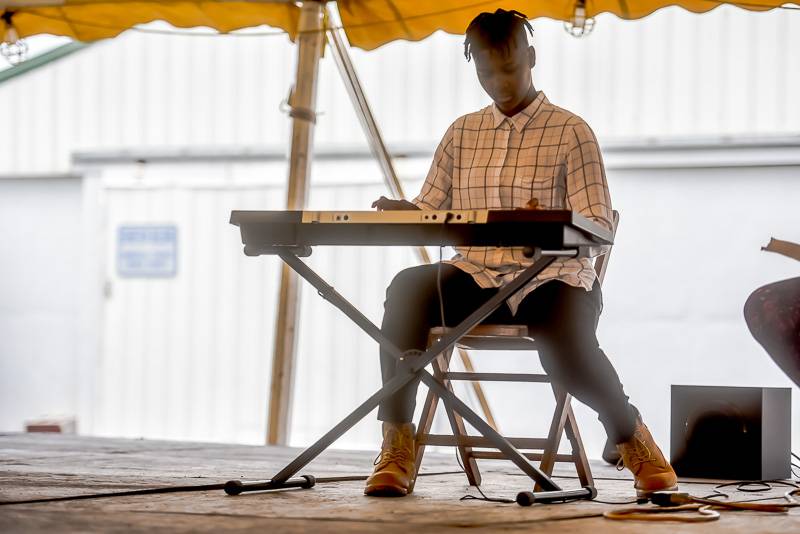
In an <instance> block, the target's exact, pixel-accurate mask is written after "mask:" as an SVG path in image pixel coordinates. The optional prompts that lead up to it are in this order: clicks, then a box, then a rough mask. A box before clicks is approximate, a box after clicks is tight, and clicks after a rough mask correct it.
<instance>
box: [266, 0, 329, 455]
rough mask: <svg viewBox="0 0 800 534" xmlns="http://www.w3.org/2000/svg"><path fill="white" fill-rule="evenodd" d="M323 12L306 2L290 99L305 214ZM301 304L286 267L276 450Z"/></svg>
mask: <svg viewBox="0 0 800 534" xmlns="http://www.w3.org/2000/svg"><path fill="white" fill-rule="evenodd" d="M323 10H324V5H323V2H321V1H317V0H305V1H304V2H303V6H302V9H301V11H300V20H299V23H298V35H297V70H296V75H295V85H294V88H293V90H292V93H291V96H290V98H289V106H290V108H291V111H290V112H289V114H290V116H291V117H292V145H291V155H290V159H289V185H288V192H287V196H286V209H289V210H301V209H303V208H304V207H305V205H306V200H307V198H308V175H309V172H310V169H311V151H312V145H313V132H314V123H315V122H316V114H315V112H314V108H315V107H316V100H317V75H318V71H319V60H320V57H321V56H322V44H323V39H324V34H323V20H324V18H323ZM299 303H300V287H299V280H298V277H297V274H295V273H294V271H292V270H291V269H290V268H289V267H287V266H286V265H283V266H282V269H281V285H280V293H279V296H278V313H277V320H276V322H275V344H274V349H273V353H272V354H273V356H272V378H271V384H270V392H269V420H268V422H267V444H270V445H273V444H279V445H285V444H286V443H287V441H288V439H289V421H290V419H291V413H292V390H293V387H292V386H293V383H294V362H295V349H296V347H297V322H298V313H299Z"/></svg>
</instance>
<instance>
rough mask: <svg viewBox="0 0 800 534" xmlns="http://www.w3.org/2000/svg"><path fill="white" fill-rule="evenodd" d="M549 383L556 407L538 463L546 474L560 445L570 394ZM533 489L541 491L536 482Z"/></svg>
mask: <svg viewBox="0 0 800 534" xmlns="http://www.w3.org/2000/svg"><path fill="white" fill-rule="evenodd" d="M551 385H552V386H553V394H554V395H555V397H556V409H555V411H554V412H553V419H552V421H550V432H548V434H547V442H546V443H545V448H544V451H542V462H541V464H539V469H541V470H542V471H543V472H544V473H546V474H547V475H548V476H549V475H552V474H553V467H554V466H555V463H556V455H557V454H558V447H559V446H560V445H561V436H562V435H563V434H564V427H565V426H566V423H567V419H568V417H569V413H570V405H569V403H570V399H571V396H570V395H569V394H568V393H567V392H566V391H564V390H563V389H561V388H560V387H558V386H556V385H555V384H551ZM534 491H541V488H540V487H539V485H538V484H537V485H536V487H535V488H534Z"/></svg>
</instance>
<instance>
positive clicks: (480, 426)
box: [225, 247, 594, 502]
mask: <svg viewBox="0 0 800 534" xmlns="http://www.w3.org/2000/svg"><path fill="white" fill-rule="evenodd" d="M261 252H262V253H264V252H267V251H261ZM268 252H269V253H272V254H277V255H278V256H280V258H281V259H282V260H283V261H284V262H286V264H287V265H289V266H290V267H291V268H292V269H294V270H295V271H296V272H297V274H299V275H300V276H302V277H303V278H305V279H306V281H308V282H309V283H310V284H311V285H312V286H314V288H316V290H317V292H318V293H319V294H320V296H321V297H323V298H324V299H325V300H327V301H329V302H330V303H331V304H333V305H334V306H336V307H337V308H339V310H341V311H342V313H344V314H345V315H347V316H348V317H349V318H350V319H351V320H352V321H353V322H354V323H356V324H357V325H358V326H359V327H360V328H361V329H362V330H364V331H365V332H366V333H367V334H368V335H369V336H370V337H371V338H373V339H374V340H375V341H377V342H378V343H379V344H380V346H381V347H382V348H383V349H384V350H386V351H387V352H388V353H389V354H391V355H392V356H393V357H394V358H396V359H397V360H398V361H399V362H400V363H399V365H398V369H397V374H396V375H395V376H394V378H392V379H391V380H389V381H388V382H386V383H385V384H384V385H383V387H381V388H380V389H379V390H378V391H376V392H375V393H373V394H372V395H371V396H370V397H369V398H368V399H367V400H365V401H364V402H363V403H361V405H360V406H358V407H357V408H356V409H355V410H353V411H352V412H351V413H350V414H349V415H348V416H347V417H345V418H344V419H342V420H341V421H340V422H339V423H338V424H337V425H336V426H334V427H333V428H331V429H330V430H329V431H328V432H327V433H326V434H325V435H323V436H322V437H321V438H320V439H319V440H317V442H316V443H314V444H313V445H311V446H310V447H308V448H307V449H306V450H304V451H303V452H302V453H300V455H298V456H297V457H296V458H295V459H294V460H292V461H291V462H290V463H289V464H287V465H286V467H284V468H283V469H281V470H280V471H279V472H278V473H277V474H276V475H275V476H273V477H272V478H271V479H269V480H266V481H262V482H249V483H242V482H241V481H238V480H232V481H230V482H228V484H226V487H225V491H226V492H227V493H228V494H229V495H237V494H239V493H242V492H244V491H263V490H276V489H284V488H297V487H302V488H308V487H311V486H313V485H314V478H313V477H310V476H308V475H305V476H302V477H300V478H295V479H292V478H291V477H292V476H294V475H296V474H297V472H298V471H300V470H301V469H302V468H303V467H305V466H306V465H308V463H309V462H311V461H312V460H313V459H314V458H316V457H317V456H318V455H319V454H320V453H322V452H323V451H324V450H325V449H327V448H328V447H329V446H330V445H331V444H332V443H333V442H334V441H336V440H337V439H339V437H341V436H342V435H343V434H344V433H345V432H347V431H348V430H349V429H350V428H352V427H353V425H355V424H356V423H358V422H359V421H360V420H361V419H363V418H364V417H365V416H366V415H368V414H369V413H370V412H372V410H374V409H375V408H377V407H378V405H379V404H380V403H381V402H382V401H384V400H385V399H387V398H388V397H389V396H391V395H392V394H394V393H395V392H397V391H398V390H399V389H400V388H402V387H403V386H405V385H406V384H407V383H408V382H410V381H411V380H413V379H414V378H416V377H419V378H420V379H421V380H422V382H424V383H425V385H426V386H427V387H428V388H429V389H431V390H432V391H433V392H434V393H435V394H436V395H437V396H438V397H439V398H440V399H442V400H443V401H445V402H447V403H449V404H450V405H451V406H452V408H453V410H455V411H456V412H458V413H459V414H460V415H461V417H463V419H464V420H466V421H467V422H469V423H470V424H471V425H472V426H473V427H475V429H476V430H478V431H479V432H480V433H481V434H482V435H483V436H484V437H485V438H486V439H488V440H489V441H490V442H491V443H492V446H494V447H496V448H497V449H499V450H501V451H502V452H503V453H505V455H506V456H507V458H508V459H509V460H511V461H512V462H514V464H516V465H517V467H519V468H520V469H521V470H522V471H523V472H524V473H525V474H526V475H528V476H529V477H530V478H531V479H533V480H534V482H535V483H536V485H537V487H538V488H541V489H542V490H543V491H540V492H536V493H535V494H533V495H534V496H535V500H536V502H554V501H560V500H572V499H580V498H591V497H592V492H593V491H594V490H593V489H589V488H582V489H580V490H567V491H564V490H562V489H561V488H560V487H559V486H558V484H556V483H555V482H554V481H553V480H552V479H551V478H550V477H549V476H548V475H547V474H545V473H544V472H543V471H541V470H540V469H538V468H537V467H536V466H534V465H533V464H531V463H530V462H529V461H528V460H527V458H525V457H524V456H523V455H522V454H521V453H520V452H519V451H518V450H517V449H516V448H514V446H513V445H511V443H509V442H508V440H506V438H504V437H503V436H502V435H500V434H499V433H498V432H497V431H496V430H495V429H494V428H492V427H491V426H490V425H489V424H488V423H487V422H486V421H484V420H483V419H482V418H481V417H480V416H479V415H478V414H477V413H475V412H474V411H473V410H472V409H471V408H470V407H469V406H467V405H466V404H465V403H464V402H463V401H462V400H461V399H459V398H458V397H457V396H455V395H454V394H453V393H452V392H451V391H450V390H448V388H447V387H445V386H444V385H443V384H442V383H441V382H440V381H439V380H437V379H436V378H434V377H433V376H432V375H431V374H430V373H429V372H428V371H427V370H426V369H425V366H427V365H428V364H429V363H430V362H431V361H433V359H434V358H436V357H437V356H438V355H439V354H442V353H444V352H445V351H447V350H449V349H451V348H452V347H453V346H454V345H455V344H456V343H457V342H458V340H459V339H461V338H462V337H463V336H464V335H465V334H466V333H467V332H469V331H470V330H472V328H474V327H475V326H476V325H478V324H479V323H480V322H481V321H483V320H484V319H486V317H488V316H489V315H490V314H491V313H492V312H493V311H494V310H496V309H497V308H498V307H499V306H500V305H501V304H502V303H504V302H505V301H506V300H507V299H508V298H509V297H511V296H512V295H514V294H515V293H516V292H517V291H519V290H520V289H522V288H523V287H524V286H525V285H526V284H527V283H528V282H529V281H531V280H532V279H533V278H534V277H535V276H536V275H537V274H539V273H540V272H541V271H543V270H544V269H545V268H546V267H547V266H548V265H550V264H551V263H552V262H553V261H554V260H555V259H556V257H558V256H564V255H575V254H576V253H577V251H555V252H549V251H547V252H543V251H541V250H539V249H536V250H535V251H534V256H533V257H534V259H535V261H534V263H533V264H532V265H531V266H530V267H528V268H526V269H525V270H524V271H522V272H521V273H520V275H519V276H517V278H515V279H514V280H513V281H512V282H511V283H509V284H508V285H506V286H505V287H503V288H501V289H500V290H499V291H498V292H497V293H496V294H495V295H494V296H492V297H491V298H490V299H488V300H487V301H486V302H485V303H484V304H482V305H481V306H480V307H479V308H478V309H477V310H475V311H474V312H472V313H471V314H470V315H469V316H468V317H467V318H466V319H464V320H463V321H462V322H461V323H459V324H458V325H457V326H455V327H454V328H452V329H451V330H450V332H449V333H448V334H447V335H445V336H442V337H441V338H440V339H439V340H438V341H437V342H436V343H434V344H433V345H431V346H430V347H429V348H428V350H426V351H425V352H423V353H422V354H420V355H414V356H413V357H409V356H408V355H407V354H406V353H404V352H403V351H401V350H400V349H398V348H397V346H395V344H394V343H392V342H391V341H390V340H389V339H387V338H386V337H385V336H384V334H383V332H381V330H380V328H378V327H377V326H376V325H375V324H374V323H372V321H370V320H369V319H368V318H367V317H366V316H364V315H363V314H362V313H361V312H360V311H359V310H358V309H356V307H355V306H353V305H352V304H350V302H348V301H347V299H345V298H344V297H343V296H342V295H340V294H339V293H338V292H337V291H336V290H335V289H334V288H333V287H332V286H330V285H328V284H327V283H326V282H325V281H324V280H323V279H322V278H321V277H320V276H319V275H318V274H317V273H315V272H314V271H313V270H312V269H311V268H310V267H309V266H308V265H307V264H306V263H305V262H303V261H302V260H301V259H300V258H299V257H298V255H297V251H296V250H293V249H291V248H282V247H276V248H274V249H272V250H269V251H268ZM528 493H529V492H528Z"/></svg>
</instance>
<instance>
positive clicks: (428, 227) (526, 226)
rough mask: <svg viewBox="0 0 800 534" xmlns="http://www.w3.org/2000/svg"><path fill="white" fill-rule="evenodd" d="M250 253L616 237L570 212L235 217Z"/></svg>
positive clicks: (586, 241)
mask: <svg viewBox="0 0 800 534" xmlns="http://www.w3.org/2000/svg"><path fill="white" fill-rule="evenodd" d="M230 222H231V224H233V225H235V226H238V227H239V229H240V230H241V235H242V243H243V244H244V245H245V253H246V254H248V255H259V254H269V253H274V252H275V251H274V249H275V248H276V247H293V248H301V247H311V246H317V245H329V246H330V245H349V246H420V245H431V246H459V247H460V246H476V247H477V246H486V247H526V248H540V249H547V250H561V249H574V248H578V247H587V246H589V247H597V246H601V245H610V244H612V242H613V237H612V233H611V231H609V230H608V229H606V228H605V227H603V226H601V225H599V224H597V223H595V222H593V221H590V220H589V219H587V218H586V217H584V216H582V215H580V214H578V213H575V212H573V211H569V210H526V209H520V210H404V211H344V210H342V211H233V212H231V219H230Z"/></svg>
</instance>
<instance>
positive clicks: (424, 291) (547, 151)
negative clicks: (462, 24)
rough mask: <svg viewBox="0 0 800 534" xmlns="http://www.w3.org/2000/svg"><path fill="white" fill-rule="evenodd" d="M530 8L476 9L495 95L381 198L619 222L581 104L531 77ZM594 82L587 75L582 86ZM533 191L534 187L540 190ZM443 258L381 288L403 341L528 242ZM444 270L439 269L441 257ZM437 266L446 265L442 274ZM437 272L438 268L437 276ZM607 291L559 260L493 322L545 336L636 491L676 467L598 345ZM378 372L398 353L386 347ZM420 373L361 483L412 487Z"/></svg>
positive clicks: (459, 315)
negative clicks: (551, 97) (404, 196)
mask: <svg viewBox="0 0 800 534" xmlns="http://www.w3.org/2000/svg"><path fill="white" fill-rule="evenodd" d="M526 29H527V31H528V32H532V31H533V30H532V28H531V26H530V24H529V23H528V21H527V20H526V18H525V16H524V15H522V14H521V13H518V12H516V11H504V10H502V9H498V10H497V11H496V12H494V13H482V14H480V15H479V16H478V17H476V18H475V19H474V20H473V21H472V22H471V23H470V25H469V27H468V28H467V31H466V40H465V42H464V53H465V56H466V58H467V60H468V61H469V60H470V58H474V59H475V68H476V71H477V75H478V81H479V82H480V84H481V86H482V87H483V89H484V90H485V91H486V92H487V93H488V95H489V96H490V97H491V99H492V100H493V101H494V103H493V104H492V105H490V106H488V107H486V108H484V109H481V110H479V111H476V112H474V113H469V114H467V115H465V116H463V117H460V118H458V119H456V121H455V122H454V123H453V124H452V125H451V126H450V127H449V128H448V130H447V132H446V133H445V135H444V138H443V139H442V141H441V143H440V144H439V147H438V148H437V150H436V153H435V155H434V159H433V164H432V165H431V169H430V172H429V173H428V176H427V178H426V180H425V183H424V185H423V187H422V191H421V193H420V195H419V196H418V197H417V198H415V199H414V201H413V203H412V202H407V201H404V200H390V199H387V198H384V197H381V198H380V199H379V200H377V201H375V202H374V203H373V207H375V208H377V209H378V210H403V209H423V210H436V209H515V208H524V207H526V206H527V207H530V206H531V204H533V205H536V204H538V208H541V209H568V210H573V211H576V212H579V213H581V214H582V215H584V216H586V217H588V218H589V219H591V220H593V221H595V222H597V223H599V224H601V225H603V226H605V227H606V228H609V229H610V228H611V225H612V223H611V219H612V210H611V201H610V198H609V193H608V186H607V183H606V178H605V172H604V170H603V163H602V159H601V156H600V150H599V147H598V145H597V140H596V139H595V136H594V134H593V133H592V130H591V129H590V128H589V126H588V125H587V124H586V123H585V122H584V121H583V120H582V119H581V118H580V117H578V116H577V115H575V114H573V113H570V112H569V111H566V110H564V109H561V108H559V107H557V106H554V105H553V104H551V103H550V102H549V101H548V99H547V97H545V95H544V93H542V92H541V91H537V90H536V89H535V88H534V86H533V82H532V73H531V70H532V69H533V67H534V65H535V64H536V53H535V51H534V48H533V47H532V46H529V45H528V38H527V34H526ZM587 90H591V88H587ZM532 199H536V200H535V201H532ZM457 252H458V254H457V255H456V256H455V257H454V258H453V259H452V260H449V261H446V262H444V263H443V265H441V266H438V265H420V266H417V267H412V268H409V269H406V270H404V271H402V272H400V273H399V274H398V275H397V276H396V277H395V278H394V280H393V281H392V283H391V285H390V286H389V288H388V289H387V292H386V302H385V312H384V317H383V324H382V330H383V332H384V334H386V335H387V336H388V337H389V339H391V340H392V341H393V342H394V343H395V344H396V345H397V347H398V348H400V350H410V349H416V350H424V349H425V346H426V341H427V336H428V330H429V329H430V328H431V327H434V326H439V325H441V323H442V319H441V318H440V317H441V315H440V303H439V298H438V291H437V285H440V286H441V292H442V297H443V310H441V314H443V316H444V321H445V324H446V325H451V326H453V325H456V324H458V323H459V322H460V321H462V320H463V319H465V318H466V316H467V315H468V314H469V313H471V312H472V311H474V310H475V309H476V308H477V307H478V306H479V305H480V304H482V303H484V302H485V301H486V300H487V299H488V298H490V297H491V296H492V295H493V294H495V293H496V292H497V291H498V288H500V287H503V286H504V285H505V284H508V283H509V282H510V281H511V280H513V279H514V278H515V277H516V276H517V275H518V274H519V272H520V271H521V270H522V269H524V268H525V267H528V266H530V265H531V264H532V260H531V259H529V258H526V257H525V256H524V254H523V251H522V249H521V248H496V247H458V248H457ZM439 269H441V273H439V272H438V270H439ZM439 274H440V277H439V276H438V275H439ZM439 278H440V279H439ZM602 306H603V304H602V296H601V292H600V286H599V284H598V282H597V276H596V273H595V271H594V268H593V266H592V261H591V260H590V259H589V258H580V259H576V258H570V259H558V260H556V261H555V262H553V263H552V264H551V265H550V266H549V267H547V268H546V269H545V270H544V271H542V272H541V273H540V274H539V275H538V276H537V277H536V278H535V279H534V280H532V281H531V283H529V284H528V285H527V286H526V287H524V288H523V289H522V290H521V291H520V292H518V293H517V294H516V295H514V296H513V297H512V298H510V299H509V300H508V301H507V303H506V304H504V305H503V306H501V307H500V308H498V310H497V311H496V312H494V314H493V315H492V316H490V317H489V318H488V319H487V321H486V322H487V323H506V324H523V325H527V326H528V328H529V330H530V332H532V334H533V336H534V337H535V338H536V340H537V342H539V343H540V345H541V349H540V350H539V351H538V352H539V357H540V359H541V362H542V366H543V367H544V369H545V371H546V372H547V373H548V375H550V377H551V379H552V380H553V381H554V382H555V383H557V384H558V385H560V386H561V387H563V388H565V389H566V390H567V391H568V392H569V393H570V394H571V395H573V396H574V397H575V398H577V399H578V400H580V401H581V402H583V403H584V404H586V405H588V406H590V407H591V408H593V409H594V410H595V411H597V412H598V414H599V418H600V421H601V422H602V423H603V425H604V426H605V429H606V431H607V433H608V436H609V439H610V440H611V441H612V442H613V443H616V444H618V445H617V448H618V450H619V453H620V455H621V459H622V461H623V462H624V465H625V467H627V468H628V469H630V470H631V471H632V472H633V475H634V477H635V488H636V490H637V493H639V494H647V493H650V492H653V491H658V490H673V489H676V488H677V478H676V476H675V472H674V471H673V470H672V467H671V466H670V465H669V463H668V462H667V460H666V459H665V458H664V456H663V454H662V453H661V451H660V450H659V448H658V446H657V445H656V443H655V442H654V441H653V438H652V436H651V435H650V432H649V431H648V429H647V427H646V426H645V425H644V423H643V422H642V420H641V418H640V416H639V415H638V412H637V411H636V410H635V409H634V408H633V407H632V406H631V405H630V404H629V403H628V397H627V396H626V395H625V393H624V391H623V388H622V384H621V383H620V380H619V378H618V377H617V373H616V371H615V370H614V368H613V367H612V365H611V363H610V362H609V360H608V358H607V357H606V355H605V354H604V353H603V351H602V350H601V349H600V347H599V345H598V341H597V338H596V336H595V330H596V328H597V323H598V319H599V317H600V311H601V309H602ZM380 357H381V367H382V375H383V380H384V382H386V381H388V380H390V379H391V378H392V377H393V376H394V374H395V372H396V360H395V359H394V358H393V357H392V356H391V355H389V354H387V353H386V352H384V351H382V352H381V354H380ZM418 385H419V382H418V381H414V382H412V383H409V384H408V385H407V386H405V387H404V388H402V389H401V390H400V391H398V392H397V393H396V394H395V395H393V396H392V397H391V398H390V399H389V400H387V401H386V402H384V403H383V404H382V405H381V406H380V409H379V412H378V419H379V420H381V421H383V436H384V439H383V446H382V449H381V454H380V456H379V458H378V460H377V464H376V467H375V471H374V473H373V474H372V476H371V477H370V478H369V479H368V480H367V484H366V489H365V491H364V492H365V493H366V494H367V495H405V494H407V493H408V488H409V485H410V483H411V480H412V477H413V476H414V453H415V450H414V432H415V430H414V426H413V424H412V423H411V420H412V416H413V414H414V404H415V399H416V391H417V387H418Z"/></svg>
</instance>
